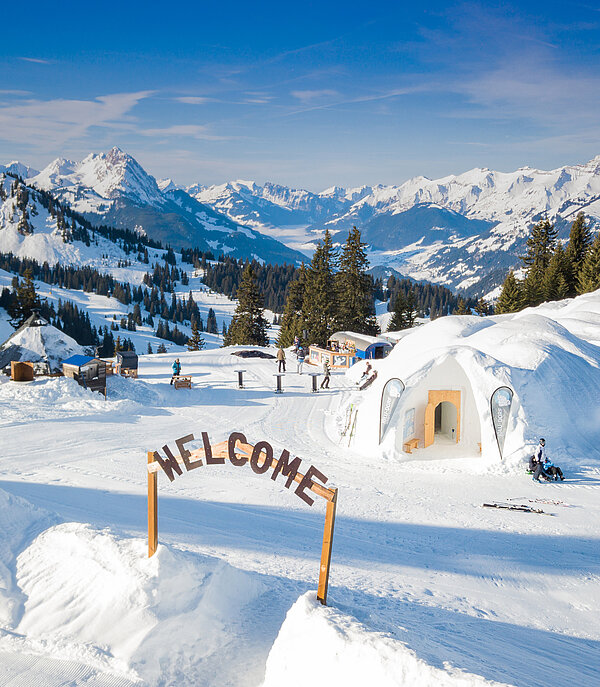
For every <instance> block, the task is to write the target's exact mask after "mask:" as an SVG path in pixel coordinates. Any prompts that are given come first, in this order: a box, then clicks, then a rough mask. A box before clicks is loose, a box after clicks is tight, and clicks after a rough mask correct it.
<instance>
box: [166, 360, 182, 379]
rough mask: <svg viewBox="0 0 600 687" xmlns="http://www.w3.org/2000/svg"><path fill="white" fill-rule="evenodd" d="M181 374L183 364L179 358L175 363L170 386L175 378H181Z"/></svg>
mask: <svg viewBox="0 0 600 687" xmlns="http://www.w3.org/2000/svg"><path fill="white" fill-rule="evenodd" d="M180 374H181V363H180V362H179V358H175V362H174V363H173V375H172V376H171V381H170V382H169V384H173V380H174V379H175V377H179V375H180Z"/></svg>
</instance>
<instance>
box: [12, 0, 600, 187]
mask: <svg viewBox="0 0 600 687" xmlns="http://www.w3.org/2000/svg"><path fill="white" fill-rule="evenodd" d="M123 5H125V7H123V6H122V4H121V3H114V2H105V3H103V4H102V5H100V3H82V2H76V3H73V2H67V1H61V3H56V4H51V3H37V2H33V3H27V4H26V5H23V4H19V3H5V5H4V6H3V10H2V23H3V24H4V26H5V27H11V29H10V30H6V29H4V30H3V31H2V34H3V36H2V41H1V42H0V160H1V161H8V160H12V159H19V160H21V161H23V162H26V163H28V164H31V165H33V166H35V167H38V168H40V167H43V166H45V165H46V164H47V163H48V162H50V161H51V160H52V159H53V158H55V157H58V156H64V157H71V158H74V159H79V158H81V157H83V156H84V155H85V154H87V153H88V152H90V151H100V150H105V149H108V148H110V147H112V146H113V145H118V146H120V147H121V148H123V149H124V150H126V151H127V152H129V153H131V154H132V155H133V156H134V157H136V158H137V159H138V160H139V162H140V163H141V164H142V165H143V166H144V167H145V168H146V169H148V170H149V171H150V172H151V173H152V174H154V175H155V176H157V177H172V178H173V179H174V180H175V181H176V182H178V183H180V184H188V183H193V182H200V183H220V182H223V181H226V180H229V179H238V178H241V179H254V180H256V181H261V182H262V181H265V180H270V181H276V182H279V183H284V184H288V185H292V186H302V187H305V188H309V189H311V190H321V189H323V188H325V187H327V186H331V185H334V184H337V185H342V186H356V185H361V184H375V183H385V184H392V183H401V182H402V181H404V180H405V179H407V178H409V177H411V176H416V175H424V176H428V177H430V178H435V177H439V176H443V175H446V174H452V173H459V172H462V171H465V170H467V169H470V168H472V167H489V168H492V169H500V170H504V171H508V170H512V169H516V168H517V167H520V166H524V165H530V166H532V167H538V168H542V169H544V168H552V167H557V166H560V165H563V164H566V163H576V162H584V161H586V160H588V159H590V158H592V157H594V156H595V155H597V154H600V4H598V2H596V3H595V2H592V1H591V0H590V1H589V2H582V3H578V2H574V3H567V2H528V3H527V2H521V3H514V4H510V3H505V2H497V3H492V2H485V3H482V2H479V3H477V2H466V3H454V4H453V3H442V2H439V3H438V2H435V1H432V2H428V3H423V4H422V3H418V2H413V3H403V2H379V3H369V2H365V0H362V1H361V2H351V1H350V2H344V3H341V2H318V3H316V2H315V3H313V2H303V3H298V2H296V3H285V2H278V3H271V2H256V3H238V2H228V3H224V2H220V3H219V2H214V3H197V2H194V3H181V2H180V3H173V4H172V8H171V7H169V4H168V3H164V2H162V3H160V4H158V3H152V2H146V3H143V4H142V3H137V2H127V3H123Z"/></svg>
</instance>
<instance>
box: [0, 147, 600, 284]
mask: <svg viewBox="0 0 600 687" xmlns="http://www.w3.org/2000/svg"><path fill="white" fill-rule="evenodd" d="M9 168H10V169H9ZM2 169H6V170H7V171H9V172H12V173H13V174H14V173H18V174H20V175H21V176H23V177H24V178H27V179H28V183H32V184H35V185H36V186H38V187H39V188H44V189H49V190H51V191H52V192H53V193H54V194H56V195H57V196H58V197H59V198H61V199H62V200H64V201H67V202H68V203H69V204H70V205H71V206H72V207H73V208H74V209H75V210H77V211H79V212H81V213H82V214H84V215H85V216H86V217H87V218H89V219H90V220H92V221H93V222H96V223H99V222H101V223H104V224H110V225H115V226H119V227H128V228H134V227H137V228H138V230H140V231H143V232H145V233H146V234H147V235H148V236H150V237H151V238H155V239H158V240H161V241H163V242H165V243H171V244H173V245H175V246H179V245H182V246H197V247H199V248H201V249H203V250H213V251H214V252H217V253H218V252H224V253H228V254H230V255H233V256H235V257H257V258H261V259H264V260H266V261H269V262H277V263H281V262H285V261H287V262H297V261H299V260H302V259H303V255H302V253H301V252H299V251H303V252H304V253H306V254H310V253H311V250H312V249H313V248H314V245H315V242H316V241H317V240H318V239H319V238H321V236H322V234H323V232H324V230H325V229H326V228H328V229H329V230H330V231H331V232H332V234H333V235H334V238H335V240H336V241H338V242H341V241H343V240H344V238H345V235H346V232H347V230H348V229H349V228H350V227H351V226H353V225H356V226H358V227H359V228H360V229H361V231H362V235H363V239H364V240H365V241H367V242H368V243H369V245H370V248H371V254H370V259H371V262H372V264H374V265H382V266H385V267H386V268H393V269H396V270H397V271H399V272H401V273H402V274H405V275H407V276H410V277H412V278H414V279H426V280H429V281H433V282H437V283H443V284H446V285H448V286H450V287H452V288H459V289H465V290H467V291H468V292H470V293H472V294H475V293H487V292H489V291H490V290H491V289H493V288H494V287H495V286H496V285H497V284H498V283H499V282H500V281H501V280H502V279H503V278H504V276H505V274H506V271H507V270H508V269H509V268H512V267H517V266H519V264H520V263H519V259H518V256H519V255H521V254H522V253H523V250H524V245H525V241H526V239H527V236H528V234H529V230H530V226H531V224H532V223H534V222H535V221H537V220H538V219H539V218H541V217H542V216H543V215H544V214H547V215H548V217H549V218H550V219H552V220H554V221H555V222H556V223H557V226H558V228H559V235H560V237H561V238H566V237H567V236H568V232H569V227H570V224H571V223H572V221H573V220H574V218H575V216H576V214H577V213H578V212H579V211H580V210H581V211H583V212H584V213H585V214H586V215H587V216H588V217H589V218H590V219H591V220H592V224H593V225H595V226H597V225H599V224H600V156H598V157H595V158H594V159H592V160H590V161H589V162H587V163H585V164H580V165H567V166H564V167H559V168H558V169H555V170H551V171H544V170H537V169H531V168H529V167H522V168H520V169H518V170H516V171H514V172H496V171H492V170H489V169H472V170H470V171H468V172H465V173H463V174H459V175H450V176H447V177H443V178H441V179H435V180H431V179H427V178H426V177H422V176H418V177H414V178H413V179H409V180H408V181H406V182H404V183H403V184H400V185H397V186H396V185H392V186H384V185H377V186H360V187H357V188H349V189H346V188H341V187H337V186H332V187H331V188H328V189H326V190H324V191H322V192H320V193H313V192H311V191H307V190H304V189H293V188H288V187H286V186H282V185H279V184H274V183H270V182H269V183H265V184H262V185H261V184H257V183H255V182H253V181H242V180H238V181H232V182H228V183H225V184H220V185H215V186H203V185H201V184H194V185H192V186H188V187H187V188H185V189H183V188H181V187H179V186H177V185H176V184H175V183H174V182H173V181H172V180H171V179H163V180H161V181H160V182H157V181H156V180H155V179H154V177H152V176H151V175H149V174H147V173H146V172H145V171H144V169H143V168H142V167H141V166H140V165H139V164H138V163H137V162H136V161H135V160H134V159H133V158H132V157H131V156H130V155H127V154H126V153H124V152H123V151H121V150H120V149H118V148H113V149H112V150H110V151H109V152H107V153H100V154H92V155H88V156H87V157H86V158H85V159H84V160H82V161H81V162H72V161H69V160H64V159H58V160H55V161H54V162H52V163H51V164H50V165H48V167H46V168H45V169H44V170H42V171H41V172H36V170H32V169H31V168H28V167H27V166H26V165H23V164H21V163H17V162H13V163H10V165H7V166H6V167H5V168H0V171H1V170H2Z"/></svg>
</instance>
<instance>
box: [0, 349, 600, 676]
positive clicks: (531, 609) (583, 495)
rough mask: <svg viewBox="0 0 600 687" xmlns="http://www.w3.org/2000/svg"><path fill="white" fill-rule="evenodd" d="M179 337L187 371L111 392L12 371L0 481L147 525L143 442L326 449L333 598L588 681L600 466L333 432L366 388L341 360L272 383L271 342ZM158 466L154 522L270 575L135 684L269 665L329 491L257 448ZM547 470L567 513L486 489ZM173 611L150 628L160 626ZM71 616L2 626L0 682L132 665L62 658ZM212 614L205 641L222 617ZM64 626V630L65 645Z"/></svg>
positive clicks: (84, 513) (430, 647)
mask: <svg viewBox="0 0 600 687" xmlns="http://www.w3.org/2000/svg"><path fill="white" fill-rule="evenodd" d="M179 357H180V358H181V360H182V364H183V371H184V373H185V372H190V373H191V374H192V375H193V376H194V382H195V386H194V388H193V389H192V390H191V391H187V390H181V391H175V390H174V389H173V387H170V386H169V385H168V379H169V376H170V364H171V362H172V360H173V358H174V355H168V354H167V355H162V356H152V357H150V356H148V357H145V356H142V357H141V363H140V379H139V380H137V381H136V380H124V379H121V378H112V379H109V394H108V400H107V401H106V402H105V401H104V400H102V399H101V398H100V397H97V396H94V395H93V394H91V393H89V392H86V391H83V390H81V389H80V388H79V387H77V386H76V385H75V383H74V382H71V380H64V379H58V380H39V381H36V382H34V383H32V384H25V385H21V386H19V387H15V385H13V384H11V383H9V382H3V383H0V407H1V408H2V414H1V416H0V431H1V432H2V439H3V441H2V445H3V449H2V453H1V455H0V489H2V490H4V491H5V492H8V493H9V494H13V495H14V496H15V497H22V498H24V499H26V500H27V501H29V502H31V503H32V504H34V505H35V506H38V507H39V508H42V509H44V510H45V511H49V512H50V513H56V514H57V516H58V518H59V519H60V520H61V521H64V522H83V523H90V526H92V527H94V528H106V527H108V528H110V531H114V532H115V533H117V534H118V535H120V536H123V537H128V536H134V537H137V538H144V537H145V527H146V491H145V490H146V476H145V462H146V451H147V450H152V449H156V448H160V446H162V445H163V443H165V442H168V443H169V444H170V445H173V444H174V440H175V439H176V438H177V437H180V436H183V435H185V434H188V433H190V432H193V433H194V434H195V436H196V437H197V438H199V437H200V433H201V432H202V431H207V432H208V434H209V437H210V438H211V440H212V441H213V442H214V441H220V440H222V439H224V438H226V437H227V436H228V434H229V433H230V432H231V431H233V430H240V431H244V433H245V434H246V436H247V438H248V440H249V441H250V442H256V441H258V440H261V439H266V440H268V441H270V442H271V443H272V444H273V446H274V449H275V455H276V456H277V455H278V453H277V452H278V451H280V450H281V449H283V448H287V449H288V450H290V452H292V453H293V454H296V455H299V456H300V457H302V459H303V469H304V470H306V468H307V467H308V465H309V464H313V465H315V466H316V467H317V468H318V469H320V470H322V471H323V472H324V473H325V474H326V475H327V476H328V478H329V483H330V484H332V485H334V486H337V487H338V488H339V490H340V492H339V493H340V496H339V506H338V518H337V523H336V532H335V538H334V552H333V565H332V574H331V586H330V604H331V605H332V606H333V607H335V608H337V609H339V610H340V611H341V612H344V613H347V614H349V615H350V616H353V617H354V618H356V619H357V620H358V621H360V622H361V623H362V624H363V625H364V627H366V628H368V629H370V630H371V631H376V632H382V633H385V634H386V635H387V636H389V637H390V638H392V639H395V640H399V641H401V642H404V643H405V644H406V645H407V647H409V648H410V649H412V650H413V651H414V652H416V654H417V656H418V657H419V659H422V660H423V661H426V662H427V663H428V664H430V665H431V666H434V667H437V668H439V669H443V668H444V665H445V663H446V662H449V663H450V664H451V665H452V666H454V667H456V668H457V669H460V670H463V671H467V672H468V673H473V674H475V675H481V676H483V677H484V678H486V679H488V680H494V681H499V682H502V683H508V684H514V685H519V686H523V687H538V686H539V687H563V686H565V687H566V685H572V684H577V683H579V684H581V685H594V680H596V679H597V674H598V669H599V667H600V661H599V659H598V655H599V653H600V652H599V649H600V641H599V640H600V637H599V633H598V627H597V613H598V610H599V606H600V603H599V601H600V596H599V593H598V591H597V588H598V581H599V580H600V566H599V564H598V558H597V551H598V531H597V525H596V524H595V523H596V522H597V516H598V511H599V508H598V494H599V493H600V492H599V491H598V488H599V485H600V482H599V481H598V479H597V477H596V479H595V480H594V479H592V478H588V479H580V480H578V481H573V482H571V483H566V484H561V485H544V487H540V486H538V485H533V484H532V483H531V481H530V480H529V479H528V478H527V477H526V476H525V475H514V474H511V475H502V474H476V472H475V471H473V472H472V473H471V472H469V471H468V470H467V471H465V470H463V469H455V468H453V467H452V466H451V465H447V466H445V467H440V464H439V462H438V461H435V462H430V463H424V462H413V463H403V464H400V463H396V462H394V461H391V460H387V461H381V460H378V462H374V461H373V460H372V459H371V458H370V457H369V456H367V455H360V454H358V453H357V452H355V451H354V450H352V447H350V448H348V442H347V438H346V439H344V440H343V441H342V442H340V441H339V440H338V437H337V436H336V435H335V432H334V429H335V427H336V415H337V412H338V409H339V408H340V407H341V404H342V403H343V402H344V401H346V400H348V399H350V398H360V395H359V394H357V393H356V392H355V391H354V390H353V389H352V387H351V381H350V380H349V379H348V378H347V377H345V376H344V375H343V374H341V373H335V374H334V375H333V377H332V385H331V386H332V388H331V390H330V391H325V392H321V393H319V394H311V393H310V391H309V389H310V377H309V376H308V374H304V375H302V376H298V375H297V374H295V372H294V371H293V370H295V364H294V361H293V360H291V359H290V357H291V356H290V355H288V374H287V375H286V376H285V378H284V393H283V394H281V395H276V394H274V393H273V390H274V386H275V378H274V377H273V373H274V372H275V361H264V360H256V359H250V360H242V359H240V358H236V357H235V356H232V355H230V353H229V351H223V350H220V349H216V350H212V351H206V352H201V353H181V354H179ZM237 368H245V369H246V370H247V373H246V375H245V382H246V388H245V389H244V390H238V389H237V388H236V384H235V372H234V370H235V369H237ZM305 369H306V367H305ZM309 369H310V368H309ZM359 418H360V408H359ZM159 483H160V486H159V514H160V515H159V537H160V541H161V542H162V543H164V544H166V545H168V546H169V547H173V548H174V549H177V550H179V549H181V550H183V551H186V552H189V555H191V556H196V557H198V556H200V557H206V556H208V557H210V558H211V559H212V558H213V557H214V559H220V560H223V561H226V562H227V563H228V564H230V565H231V566H234V569H240V570H242V571H246V574H248V575H250V576H251V579H252V580H256V581H258V582H259V583H260V585H261V588H262V589H264V590H268V594H267V593H266V592H264V591H263V592H262V593H260V594H259V595H258V596H256V597H255V598H252V599H251V600H250V602H249V603H248V604H247V605H246V606H242V607H240V608H239V609H237V610H236V612H235V614H233V615H232V616H231V617H227V618H226V619H225V620H222V621H220V622H221V623H222V624H223V627H225V628H226V635H227V639H226V640H219V641H222V642H223V643H221V644H218V641H217V639H218V638H219V637H220V635H219V633H218V632H217V634H216V637H217V639H215V640H214V642H217V643H216V644H215V647H216V648H214V651H212V650H208V649H207V650H206V652H205V654H198V653H194V652H197V651H198V648H197V647H198V646H202V644H198V645H194V644H192V645H191V646H192V648H193V651H192V649H190V652H191V655H188V654H186V653H185V652H184V650H183V648H181V649H177V644H178V640H177V639H176V640H174V648H173V656H172V658H171V660H169V659H168V657H163V658H162V659H161V671H162V676H161V678H160V679H159V678H157V676H156V674H155V673H152V672H151V671H150V672H146V673H145V672H144V671H145V670H147V671H148V670H149V668H148V667H147V664H146V663H144V662H142V663H139V664H136V670H137V671H138V674H139V675H140V677H141V679H142V684H165V685H166V684H181V685H185V684H202V685H209V686H210V685H215V686H217V685H219V687H221V686H222V685H240V686H244V687H246V686H248V687H250V686H251V685H259V684H261V682H262V680H263V677H264V670H265V664H266V660H267V655H268V653H269V651H270V649H271V646H272V645H273V643H274V641H275V638H276V636H277V634H278V632H279V628H280V627H281V624H282V623H283V620H284V617H285V614H286V612H287V611H288V609H289V608H290V607H291V606H292V604H293V603H294V602H295V601H296V599H297V598H298V596H299V595H301V594H303V593H305V592H307V591H310V590H314V589H315V588H316V581H317V575H318V565H319V556H320V546H321V538H322V528H323V513H324V504H323V502H322V501H320V500H318V499H317V500H316V501H315V505H314V506H313V507H312V508H308V507H307V506H306V505H305V504H303V503H302V502H301V501H300V500H299V499H298V498H297V497H296V496H295V495H294V494H293V493H292V492H293V489H292V490H290V491H287V490H286V489H285V488H284V487H283V485H282V484H280V483H279V482H278V483H277V484H274V483H273V482H272V481H271V480H270V479H268V478H266V477H260V476H257V475H255V474H254V473H252V471H251V470H250V469H249V468H248V467H247V466H245V467H243V468H236V467H233V466H231V465H224V466H210V467H208V466H204V467H202V468H201V469H199V470H197V471H195V472H193V473H191V474H189V475H187V474H184V475H183V476H182V477H179V478H177V480H176V481H175V482H174V483H172V484H171V483H169V482H168V480H166V478H165V477H164V475H161V476H160V478H159ZM541 489H543V496H544V497H547V496H548V495H549V496H550V498H556V499H562V500H565V501H568V503H570V504H572V506H573V507H572V508H560V507H553V506H551V505H548V506H545V505H544V506H542V507H543V508H544V509H545V510H547V511H549V512H554V513H556V517H554V518H544V517H540V516H535V515H530V514H522V513H512V512H485V509H481V508H480V504H481V503H482V502H483V501H484V500H506V499H507V498H510V497H513V496H517V495H524V497H527V498H539V496H540V490H541ZM566 494H568V497H567V496H566ZM34 534H37V531H36V532H34V533H32V534H31V535H30V536H29V537H27V536H26V537H25V541H24V543H23V545H22V547H23V548H22V549H21V550H25V549H26V548H27V545H28V544H31V542H32V540H33V536H34ZM194 560H195V559H194ZM198 560H201V559H198ZM202 560H204V559H203V558H202ZM12 574H13V575H15V574H16V572H15V570H14V569H13V572H12ZM25 617H27V613H26V614H25ZM173 622H175V621H173ZM160 627H161V626H160V625H159V626H158V629H157V630H156V631H155V632H158V633H159V634H158V635H157V639H156V640H152V637H153V636H154V635H153V634H152V633H150V634H149V635H148V636H147V639H146V640H144V641H145V642H147V646H149V647H152V646H153V644H152V642H153V641H162V640H160V637H162V636H163V635H161V634H160V631H161V630H160ZM165 627H168V624H167V625H166V626H165ZM7 629H10V628H7ZM59 629H60V628H59ZM59 629H57V631H56V632H57V633H58V634H57V635H56V639H53V637H54V635H53V634H52V633H51V632H50V633H49V634H47V635H46V636H45V638H44V639H45V641H46V642H47V644H46V645H45V648H44V647H42V648H40V647H39V646H34V640H35V631H34V630H35V627H34V629H33V630H32V631H31V637H29V636H28V637H27V638H26V640H23V641H24V642H25V643H24V644H22V645H19V648H18V649H17V648H15V647H14V646H13V644H12V643H11V642H13V643H14V641H16V640H14V639H11V640H10V641H9V639H7V637H3V638H1V639H0V652H1V653H0V671H2V670H3V671H4V673H2V672H0V676H5V677H0V684H10V685H23V686H26V685H30V684H32V683H33V682H34V681H35V682H41V684H48V685H49V686H50V685H51V686H52V687H54V685H79V684H86V685H87V684H92V685H96V684H97V685H115V686H116V687H117V686H120V685H129V684H135V681H134V682H131V680H132V676H131V675H129V674H128V675H125V674H123V675H121V676H119V675H118V674H116V673H114V672H113V673H108V672H106V670H107V668H106V667H103V664H102V663H100V664H97V665H96V666H95V667H94V666H90V664H88V663H86V661H85V659H82V658H79V660H73V661H70V662H69V661H66V662H65V661H64V660H63V659H65V658H66V656H68V653H69V646H71V644H69V642H73V644H72V646H73V647H75V648H74V649H73V650H72V653H73V658H74V659H75V657H77V656H81V649H80V648H79V649H78V648H77V647H80V644H79V643H78V642H76V641H75V640H73V639H70V640H67V639H65V638H64V637H62V638H61V637H59V635H60V632H59ZM201 629H202V631H203V632H204V633H206V636H205V639H204V641H205V642H208V643H209V644H210V645H211V646H212V644H211V643H210V642H209V639H208V638H209V637H210V635H211V628H210V627H209V626H207V627H206V628H201ZM175 636H176V637H178V635H177V634H176V635H175ZM59 639H60V642H59ZM27 642H29V643H27ZM53 642H58V644H56V646H58V645H59V644H60V646H61V647H62V651H63V654H62V655H61V656H60V660H58V659H57V658H56V656H54V653H53V649H52V647H53V646H54V645H55V644H53ZM61 642H62V643H61ZM64 642H67V644H66V648H65V645H64ZM144 646H146V644H144V643H142V645H141V647H142V649H143V647H144ZM142 649H140V650H142ZM217 649H218V650H217ZM146 651H150V649H146ZM64 652H66V654H65V653H64ZM78 652H79V653H78ZM4 657H5V658H4ZM163 659H164V660H163ZM139 660H141V659H139ZM183 668H185V671H184V670H183ZM111 670H113V671H117V668H116V667H115V666H114V665H113V667H112V668H111ZM117 672H118V671H117ZM42 676H44V678H42ZM43 680H45V682H44V681H43ZM315 684H318V683H315ZM456 684H461V683H459V682H457V683H456ZM464 684H471V683H470V682H465V683H464Z"/></svg>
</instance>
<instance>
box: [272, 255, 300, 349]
mask: <svg viewBox="0 0 600 687" xmlns="http://www.w3.org/2000/svg"><path fill="white" fill-rule="evenodd" d="M305 285H306V267H305V266H304V265H302V267H301V268H300V271H299V273H298V278H297V279H296V280H295V281H293V282H292V283H291V284H290V286H289V289H288V296H287V300H286V302H285V307H284V309H283V317H282V319H281V321H280V324H281V330H280V332H279V339H278V340H277V343H278V345H279V346H282V347H283V348H286V347H287V346H291V345H292V343H293V342H294V337H296V336H297V337H299V338H300V337H301V336H302V330H303V329H304V315H303V313H302V305H303V303H304V288H305Z"/></svg>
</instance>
